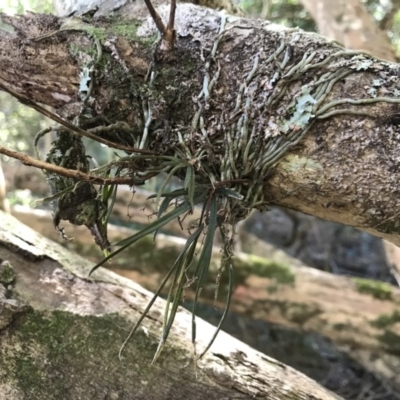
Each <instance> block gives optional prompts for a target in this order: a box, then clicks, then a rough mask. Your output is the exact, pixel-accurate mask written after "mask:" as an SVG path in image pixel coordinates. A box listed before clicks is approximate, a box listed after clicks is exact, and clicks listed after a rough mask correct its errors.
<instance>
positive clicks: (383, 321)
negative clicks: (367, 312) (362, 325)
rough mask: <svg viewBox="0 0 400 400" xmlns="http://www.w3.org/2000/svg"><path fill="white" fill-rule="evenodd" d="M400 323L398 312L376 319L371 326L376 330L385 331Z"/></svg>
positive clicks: (399, 313)
mask: <svg viewBox="0 0 400 400" xmlns="http://www.w3.org/2000/svg"><path fill="white" fill-rule="evenodd" d="M398 322H400V312H399V311H397V310H396V311H393V313H392V314H382V315H380V316H379V317H378V318H376V319H375V320H374V321H372V322H371V325H372V326H374V327H375V328H380V329H384V328H387V327H388V326H390V325H394V324H396V323H398Z"/></svg>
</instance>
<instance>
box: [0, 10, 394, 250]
mask: <svg viewBox="0 0 400 400" xmlns="http://www.w3.org/2000/svg"><path fill="white" fill-rule="evenodd" d="M158 12H159V13H160V15H161V16H168V12H169V6H168V5H165V6H164V5H162V6H160V7H159V8H158ZM138 15H140V14H138ZM164 19H167V18H164ZM3 20H4V21H5V22H8V23H9V24H11V25H13V26H15V27H16V32H14V33H13V34H7V33H4V32H2V33H1V35H0V43H1V51H0V60H1V63H2V65H3V68H2V70H1V71H0V79H1V82H2V84H3V85H7V86H8V87H9V88H11V89H12V90H14V91H15V92H18V93H20V94H22V95H24V96H26V97H27V98H29V99H30V100H31V101H33V102H40V103H44V104H46V105H49V106H52V107H55V108H56V109H57V112H58V114H59V115H60V116H61V117H62V118H64V119H65V120H68V121H75V122H78V120H79V123H78V125H80V126H84V125H85V124H86V125H88V126H90V123H91V121H87V120H85V121H82V107H83V104H82V98H81V97H80V92H79V86H80V82H79V75H80V73H82V70H83V69H84V68H85V67H84V65H83V61H82V60H83V59H84V58H85V57H88V56H89V57H90V51H91V49H93V48H95V44H94V43H93V40H91V36H92V35H96V36H97V37H98V38H99V40H100V41H101V44H102V47H103V57H102V59H101V62H100V63H99V67H98V71H96V74H95V75H94V76H93V77H92V78H91V79H94V80H95V87H94V92H93V94H92V96H91V98H90V101H89V103H88V104H89V105H88V107H89V108H90V111H91V112H92V115H93V118H97V119H101V118H103V122H102V123H100V125H101V124H106V123H105V121H107V122H110V123H116V122H118V121H124V122H126V123H128V124H129V125H130V126H131V128H132V133H131V134H130V135H120V134H119V133H118V131H114V132H107V133H104V134H99V137H100V138H101V139H100V140H109V139H110V137H112V141H119V143H120V144H121V145H123V146H128V147H130V148H137V147H139V149H140V148H142V149H148V150H151V151H152V152H155V153H159V154H175V155H176V152H177V151H178V154H180V156H181V157H182V158H183V159H184V160H185V161H187V162H191V163H192V164H193V165H194V166H195V169H196V176H197V179H198V181H199V182H203V183H204V182H205V181H209V180H211V182H213V181H214V182H218V181H220V180H227V179H235V178H248V177H251V178H252V179H253V183H252V185H249V186H245V187H243V186H238V187H236V188H235V189H237V190H238V191H240V192H241V193H242V194H243V195H244V196H245V203H246V204H248V205H249V206H255V207H258V208H260V209H263V208H265V206H266V205H267V204H268V203H275V204H280V205H284V206H287V207H291V208H294V209H298V210H300V211H303V212H306V213H309V214H314V215H317V216H320V217H323V218H325V219H330V220H333V221H336V222H342V223H345V224H349V225H353V226H357V227H358V228H361V229H364V230H366V231H369V232H371V233H373V234H375V235H378V236H381V237H385V238H386V239H388V240H390V241H392V242H394V243H397V244H400V235H399V234H398V226H397V217H398V215H400V208H399V207H400V206H399V205H398V204H400V203H399V202H398V189H397V183H396V182H397V181H398V177H397V174H398V167H397V166H398V157H397V155H398V153H399V148H398V147H399V145H398V140H397V139H396V138H397V136H398V135H399V132H398V120H399V118H398V115H399V111H400V106H399V100H398V91H399V87H398V66H397V65H395V64H390V63H386V62H383V61H381V60H376V59H373V58H372V57H370V56H368V55H367V54H363V53H358V52H353V53H348V52H346V51H344V50H342V49H341V48H340V47H338V46H337V45H336V44H333V43H330V42H327V41H325V40H324V39H323V38H322V37H320V36H317V35H310V34H305V33H302V32H300V31H297V30H283V29H281V28H278V27H276V26H273V25H271V24H269V23H267V22H260V21H249V20H244V19H237V18H229V17H228V19H227V20H226V21H223V18H222V19H221V15H220V14H218V13H216V12H214V11H211V10H204V9H201V8H198V7H196V6H193V5H189V4H183V5H179V6H178V7H177V11H176V18H175V28H176V31H177V43H176V49H175V50H174V52H173V53H171V52H169V53H163V52H162V50H160V49H158V48H157V47H154V45H153V44H152V43H154V38H155V36H154V35H155V34H156V32H157V31H156V28H155V26H154V24H153V22H152V20H151V18H150V17H149V16H148V15H147V14H145V13H144V14H142V16H141V17H137V18H136V20H134V21H129V22H127V21H122V22H121V21H117V22H116V21H115V20H114V21H111V20H109V21H105V20H102V21H101V22H100V21H97V22H96V21H92V22H91V23H90V24H89V25H88V24H87V23H86V25H85V27H84V28H80V29H81V30H82V29H86V30H88V31H90V35H85V34H82V33H77V32H73V31H72V30H71V31H68V30H67V29H65V32H62V33H60V34H59V35H54V36H52V37H50V38H48V39H47V40H42V41H39V42H37V41H33V40H30V38H34V37H37V36H40V35H45V34H47V33H49V32H52V31H55V30H57V29H60V25H61V24H62V23H63V21H62V20H60V19H58V18H56V17H52V16H41V15H36V16H32V15H31V16H29V17H28V16H25V17H18V18H17V17H16V18H10V17H4V16H3ZM63 29H64V28H63ZM84 49H86V50H84ZM85 52H86V53H85ZM87 53H89V55H88V54H87ZM94 53H96V51H95V50H94ZM85 54H86V56H85ZM93 57H95V55H93ZM86 62H87V59H86ZM81 83H82V82H81ZM77 118H78V120H77ZM227 132H229V134H227ZM252 154H254V156H252ZM142 167H143V168H148V167H149V164H147V166H143V165H142ZM153 167H154V168H160V169H161V167H162V165H160V166H154V165H153Z"/></svg>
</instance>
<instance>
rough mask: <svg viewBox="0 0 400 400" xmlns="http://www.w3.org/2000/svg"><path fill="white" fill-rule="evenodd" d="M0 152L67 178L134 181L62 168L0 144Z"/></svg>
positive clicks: (110, 182) (119, 182) (107, 182)
mask: <svg viewBox="0 0 400 400" xmlns="http://www.w3.org/2000/svg"><path fill="white" fill-rule="evenodd" d="M0 154H5V155H6V156H9V157H12V158H15V159H17V160H20V161H21V162H22V164H24V165H28V166H32V167H35V168H40V169H44V170H46V171H48V172H51V173H54V174H57V175H62V176H65V177H67V178H72V179H77V180H79V181H86V182H91V183H98V184H102V185H132V184H133V183H134V180H133V179H132V178H102V177H101V176H93V175H89V174H86V173H84V172H82V171H78V170H76V169H68V168H63V167H60V166H59V165H55V164H49V163H47V162H44V161H41V160H36V159H35V158H32V157H30V156H28V155H26V154H22V153H19V152H18V151H14V150H11V149H8V148H6V147H4V146H0Z"/></svg>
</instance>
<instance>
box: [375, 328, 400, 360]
mask: <svg viewBox="0 0 400 400" xmlns="http://www.w3.org/2000/svg"><path fill="white" fill-rule="evenodd" d="M378 340H379V341H380V342H381V343H382V344H383V345H384V346H385V348H386V350H387V352H388V353H391V354H394V355H396V356H400V335H398V334H397V333H394V332H392V331H385V333H383V334H382V335H380V336H378Z"/></svg>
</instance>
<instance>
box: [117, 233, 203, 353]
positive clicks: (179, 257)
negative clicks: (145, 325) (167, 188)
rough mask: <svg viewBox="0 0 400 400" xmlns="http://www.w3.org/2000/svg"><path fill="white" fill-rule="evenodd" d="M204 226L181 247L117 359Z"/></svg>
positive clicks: (194, 243)
mask: <svg viewBox="0 0 400 400" xmlns="http://www.w3.org/2000/svg"><path fill="white" fill-rule="evenodd" d="M203 229H204V226H203V225H202V226H199V227H198V229H197V230H196V231H195V232H194V233H193V234H192V235H191V236H189V238H188V239H187V241H186V244H185V246H184V247H183V249H182V251H181V252H180V254H179V256H178V258H177V259H176V261H175V263H174V265H173V266H172V267H171V269H170V270H169V271H168V273H167V275H166V276H165V278H164V280H163V281H162V283H161V285H160V286H159V288H158V289H157V291H156V292H155V293H154V296H153V297H152V299H151V300H150V302H149V304H148V305H147V307H146V308H145V309H144V311H143V314H142V315H141V316H140V318H139V319H138V321H137V322H136V324H135V326H134V327H133V328H132V330H131V331H130V332H129V335H128V337H127V338H126V339H125V341H124V343H123V344H122V346H121V348H120V351H119V357H120V358H121V355H122V351H123V350H124V348H125V347H126V345H127V344H128V342H129V340H130V339H131V337H132V336H133V335H134V334H135V332H136V331H137V329H138V328H139V326H140V324H141V323H142V321H143V319H144V318H145V317H146V315H147V313H148V312H149V310H150V309H151V307H152V306H153V304H154V302H155V301H156V299H157V297H158V296H159V295H160V293H161V291H162V289H163V288H164V286H165V284H166V283H167V282H168V280H169V279H170V277H171V275H172V274H173V273H174V271H176V269H177V267H178V266H179V265H180V264H181V263H182V260H183V258H184V256H185V254H186V252H187V251H188V249H190V247H191V246H192V245H195V246H196V243H197V240H198V238H199V236H200V234H201V232H202V231H203Z"/></svg>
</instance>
